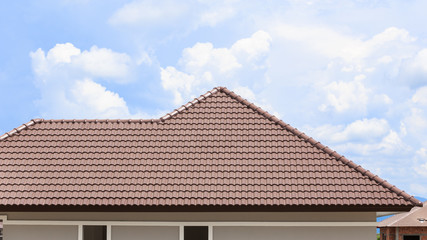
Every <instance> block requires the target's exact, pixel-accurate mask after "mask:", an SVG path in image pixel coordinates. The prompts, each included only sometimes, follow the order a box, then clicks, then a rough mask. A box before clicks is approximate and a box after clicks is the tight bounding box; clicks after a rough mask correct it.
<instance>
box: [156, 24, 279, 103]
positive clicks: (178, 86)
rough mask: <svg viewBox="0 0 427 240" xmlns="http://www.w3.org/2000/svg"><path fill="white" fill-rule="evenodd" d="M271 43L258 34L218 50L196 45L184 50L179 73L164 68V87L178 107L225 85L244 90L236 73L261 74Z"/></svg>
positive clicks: (261, 32)
mask: <svg viewBox="0 0 427 240" xmlns="http://www.w3.org/2000/svg"><path fill="white" fill-rule="evenodd" d="M270 42H271V37H270V35H269V34H268V33H266V32H264V31H258V32H255V33H254V34H252V36H251V37H249V38H244V39H240V40H238V41H236V42H235V43H234V44H233V45H232V46H231V47H230V48H215V47H214V46H213V44H212V43H209V42H208V43H196V44H195V45H194V46H193V47H190V48H186V49H184V50H183V52H182V56H181V58H180V59H179V61H178V66H179V70H178V69H177V68H176V67H172V66H168V67H166V68H161V74H160V75H161V83H162V86H163V88H164V89H165V90H168V91H171V92H172V93H173V95H174V103H175V104H182V103H183V99H189V98H191V97H194V96H195V95H197V94H200V92H203V91H205V90H206V89H210V88H212V87H213V86H217V85H221V84H224V83H227V84H226V85H231V86H232V87H233V88H236V89H243V88H242V87H243V85H242V84H239V78H238V77H237V76H236V72H237V71H240V72H243V71H245V72H247V73H249V74H251V73H252V74H254V73H256V72H258V71H262V66H263V65H265V57H266V56H267V55H268V52H269V50H270ZM245 80H246V82H247V81H248V80H249V79H245ZM257 80H258V81H259V80H261V81H262V79H257ZM247 90H249V89H247ZM244 92H245V93H247V92H248V91H244Z"/></svg>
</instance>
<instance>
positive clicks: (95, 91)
mask: <svg viewBox="0 0 427 240" xmlns="http://www.w3.org/2000/svg"><path fill="white" fill-rule="evenodd" d="M70 92H71V98H70V99H72V100H73V103H75V104H76V105H77V106H76V108H77V109H78V108H80V107H79V106H85V108H86V112H88V113H93V115H92V116H91V117H94V118H109V117H112V116H116V117H120V116H122V117H125V116H130V114H129V110H128V108H127V106H126V102H125V101H124V100H123V98H121V97H120V96H119V95H118V94H117V93H114V92H111V91H108V90H107V89H106V88H105V87H104V86H102V85H100V84H98V83H95V82H94V81H92V80H90V79H88V78H86V79H83V80H78V81H76V82H75V84H74V87H72V88H71V89H70Z"/></svg>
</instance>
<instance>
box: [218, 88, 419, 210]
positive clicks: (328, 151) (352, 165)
mask: <svg viewBox="0 0 427 240" xmlns="http://www.w3.org/2000/svg"><path fill="white" fill-rule="evenodd" d="M219 89H220V90H221V92H224V93H226V94H227V95H229V96H230V97H233V98H234V99H236V100H237V101H239V102H240V103H242V104H244V105H246V106H248V107H249V108H251V109H253V110H254V111H256V112H258V113H259V114H261V115H263V116H264V117H266V118H267V119H268V120H270V121H272V122H274V123H276V124H278V125H280V126H281V127H282V128H284V129H286V130H288V131H290V132H291V133H293V134H294V135H296V136H297V137H299V138H301V139H303V140H305V141H306V142H308V143H310V144H311V145H312V146H314V147H316V148H317V149H319V150H321V151H323V152H325V153H326V154H328V155H329V156H332V157H334V158H335V159H336V160H338V161H341V162H342V163H344V164H345V165H347V166H348V167H350V168H352V169H354V170H356V171H357V172H359V173H361V174H362V175H363V176H367V177H368V178H369V179H371V180H373V181H375V182H376V183H378V184H379V185H380V186H382V187H384V188H386V189H388V190H390V191H391V192H394V193H395V194H397V195H398V196H400V197H402V198H403V199H404V200H405V201H408V202H410V203H412V204H413V205H414V206H417V207H422V206H423V203H422V202H420V201H419V200H418V199H416V198H415V197H414V196H411V195H409V194H408V193H406V192H405V191H403V190H400V189H399V188H397V187H396V186H394V185H391V184H390V183H388V182H387V181H386V180H384V179H382V178H381V177H379V176H378V175H374V174H373V173H372V172H370V171H369V170H366V169H365V168H363V167H362V166H360V165H357V164H356V163H354V162H353V161H351V160H349V159H347V158H346V157H345V156H344V155H341V154H339V153H337V152H336V151H333V150H332V149H330V148H329V147H328V146H326V145H323V144H322V143H320V142H319V141H316V140H314V139H313V138H312V137H309V136H308V135H306V134H305V133H304V132H301V131H300V130H298V129H297V128H294V127H292V126H291V125H289V124H287V123H285V122H283V121H282V120H280V119H279V118H277V117H276V116H274V115H272V114H270V113H268V112H267V111H264V110H262V109H261V108H260V107H257V106H256V105H255V104H253V103H251V102H249V101H248V100H246V99H244V98H242V97H241V96H240V95H238V94H236V93H234V92H233V91H230V90H228V89H227V88H225V87H220V88H219Z"/></svg>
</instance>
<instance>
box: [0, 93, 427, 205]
mask: <svg viewBox="0 0 427 240" xmlns="http://www.w3.org/2000/svg"><path fill="white" fill-rule="evenodd" d="M0 138H1V139H2V140H1V141H0V189H1V190H2V191H0V206H3V208H5V207H9V208H11V207H12V206H14V207H15V208H16V209H18V210H19V209H23V207H24V206H39V207H43V206H45V207H52V206H54V207H58V206H62V207H66V206H77V207H82V206H107V207H108V206H115V207H118V206H121V207H126V206H128V207H132V206H133V207H139V208H140V209H148V208H150V207H152V209H154V208H158V207H168V206H169V207H173V209H179V208H177V207H191V206H196V207H223V209H226V208H227V207H229V208H228V209H231V208H232V207H233V210H240V209H243V208H244V207H250V208H251V209H255V207H258V208H257V209H261V207H264V208H262V210H268V207H272V208H271V209H273V207H274V210H278V209H279V210H283V211H293V210H295V211H296V210H298V211H299V210H310V211H313V210H314V211H316V210H317V211H321V210H351V209H353V210H361V209H364V210H372V211H380V210H409V209H410V208H412V207H413V206H414V205H417V204H418V205H419V204H420V202H419V201H418V200H416V199H415V198H413V197H411V196H409V195H408V194H406V193H404V192H402V191H401V190H399V189H398V188H396V187H394V186H392V185H390V184H389V183H387V182H386V181H384V180H382V179H381V178H379V177H378V176H374V175H373V174H372V173H370V172H369V171H366V170H365V169H363V168H362V167H360V166H357V165H356V164H354V163H353V162H351V161H349V160H348V159H346V158H345V157H343V156H341V155H339V154H337V153H336V152H333V151H332V150H330V149H329V148H327V147H325V146H323V145H322V144H320V143H319V142H316V141H315V140H313V139H312V138H309V137H308V136H306V135H305V134H303V133H301V132H299V131H298V130H297V129H295V128H293V127H291V126H289V125H288V124H285V123H284V122H282V121H281V120H279V119H277V118H276V117H274V116H272V115H270V114H269V113H267V112H265V111H263V110H261V109H260V108H258V107H256V106H255V105H253V104H251V103H249V102H248V101H246V100H244V99H243V98H241V97H240V96H238V95H236V94H235V93H233V92H231V91H229V90H228V89H226V88H223V87H218V88H214V89H213V90H212V91H209V92H208V93H206V94H205V95H202V96H201V97H199V98H197V99H195V100H193V101H191V102H189V103H188V104H186V105H184V106H182V107H181V108H179V109H177V110H175V111H173V112H172V113H170V114H167V115H165V116H164V117H162V118H160V119H151V120H43V119H36V120H32V121H31V122H29V123H28V124H25V125H23V126H21V127H19V128H17V129H14V130H12V131H11V132H9V133H7V134H5V135H3V136H2V137H0ZM92 209H93V208H92ZM110 209H111V208H110ZM152 209H151V210H152ZM0 210H1V208H0Z"/></svg>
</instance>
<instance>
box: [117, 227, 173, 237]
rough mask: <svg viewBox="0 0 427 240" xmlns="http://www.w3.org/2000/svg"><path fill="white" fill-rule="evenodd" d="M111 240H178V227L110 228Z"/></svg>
mask: <svg viewBox="0 0 427 240" xmlns="http://www.w3.org/2000/svg"><path fill="white" fill-rule="evenodd" d="M111 239H112V240H178V239H179V227H122V226H113V227H112V228H111Z"/></svg>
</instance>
